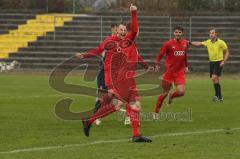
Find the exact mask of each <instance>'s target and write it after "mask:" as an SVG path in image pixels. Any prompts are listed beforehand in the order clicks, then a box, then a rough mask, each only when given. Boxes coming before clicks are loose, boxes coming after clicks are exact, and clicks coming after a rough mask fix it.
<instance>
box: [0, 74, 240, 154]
mask: <svg viewBox="0 0 240 159" xmlns="http://www.w3.org/2000/svg"><path fill="white" fill-rule="evenodd" d="M239 79H240V78H239V77H237V76H230V75H228V76H227V75H226V76H224V77H223V79H222V89H223V96H224V102H221V103H213V102H212V101H211V97H212V95H213V86H212V84H211V81H210V80H209V78H208V76H207V75H190V76H189V77H188V80H187V93H186V96H184V97H182V98H179V99H176V100H175V101H174V103H173V106H172V108H171V109H167V108H165V107H164V108H163V112H168V113H172V114H173V113H179V112H180V113H184V112H187V111H188V110H191V119H192V121H176V120H161V121H142V122H141V132H142V133H143V134H144V135H146V136H153V143H150V144H142V143H141V144H135V143H131V142H129V141H128V139H129V138H130V137H131V128H130V127H129V126H124V125H123V121H121V120H119V119H120V118H119V113H116V114H113V115H111V116H109V117H107V118H105V119H103V122H102V124H101V126H98V127H97V126H93V127H92V129H91V134H90V137H89V138H87V137H85V136H84V135H83V132H82V125H81V121H64V120H61V119H59V118H58V117H56V115H55V113H54V107H55V104H56V102H57V101H59V100H60V99H63V98H65V97H71V98H73V99H74V102H73V103H72V106H71V110H72V111H73V112H79V111H83V110H87V109H88V108H90V107H91V105H93V104H94V101H95V99H94V98H93V97H87V96H80V95H76V94H64V93H60V92H57V91H55V90H54V89H52V88H50V87H49V84H48V76H47V75H28V74H2V75H1V78H0V83H1V85H0V90H1V94H0V158H1V159H15V158H16V159H65V158H68V159H75V158H76V159H79V158H81V159H85V158H92V159H95V158H97V157H98V158H119V159H120V158H121V159H122V158H144V159H145V158H151V159H154V158H163V159H165V158H166V159H174V158H178V159H188V158H189V159H192V158H196V159H207V158H209V159H213V158H218V159H225V158H230V159H231V158H232V159H237V158H240V142H239V141H240V130H234V131H233V130H231V129H232V128H240V124H239V123H240V117H239V112H240V107H239V105H240V100H239V97H240V92H239V90H240V81H239ZM67 81H68V82H72V83H74V84H79V83H82V80H81V79H80V77H78V76H70V77H69V78H68V79H67ZM87 84H88V85H91V86H94V85H95V83H94V82H92V83H87ZM156 97H157V96H152V97H142V98H141V102H142V109H143V112H145V113H146V112H152V111H153V110H154V105H155V101H156ZM216 129H217V130H218V129H220V130H223V131H218V132H204V131H209V130H216ZM184 132H200V133H196V134H194V133H186V134H184ZM173 133H178V134H176V135H171V134H173ZM181 133H182V134H181ZM34 148H37V149H34ZM39 148H42V149H39ZM23 149H26V151H25V152H24V151H23ZM12 150H20V151H19V152H17V151H15V152H11V151H12ZM3 152H5V153H3Z"/></svg>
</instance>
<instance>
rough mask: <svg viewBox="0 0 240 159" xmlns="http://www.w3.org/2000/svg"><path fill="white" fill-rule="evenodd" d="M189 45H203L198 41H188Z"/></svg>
mask: <svg viewBox="0 0 240 159" xmlns="http://www.w3.org/2000/svg"><path fill="white" fill-rule="evenodd" d="M189 44H190V45H193V46H203V43H202V42H200V41H193V42H190V41H189Z"/></svg>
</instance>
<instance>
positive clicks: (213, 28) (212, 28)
mask: <svg viewBox="0 0 240 159" xmlns="http://www.w3.org/2000/svg"><path fill="white" fill-rule="evenodd" d="M211 30H215V32H216V33H217V29H216V28H215V27H210V28H208V31H209V32H210V31H211Z"/></svg>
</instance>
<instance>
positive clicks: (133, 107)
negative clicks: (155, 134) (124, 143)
mask: <svg viewBox="0 0 240 159" xmlns="http://www.w3.org/2000/svg"><path fill="white" fill-rule="evenodd" d="M129 106H130V109H129V111H130V113H129V117H130V120H131V126H132V130H133V138H132V142H152V140H151V139H149V138H147V137H144V136H142V135H141V134H140V131H139V127H140V110H141V103H140V101H138V100H136V101H133V102H130V103H129Z"/></svg>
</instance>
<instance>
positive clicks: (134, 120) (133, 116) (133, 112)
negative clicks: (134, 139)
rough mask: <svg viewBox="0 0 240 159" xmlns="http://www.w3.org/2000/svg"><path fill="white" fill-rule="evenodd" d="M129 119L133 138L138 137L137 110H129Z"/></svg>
mask: <svg viewBox="0 0 240 159" xmlns="http://www.w3.org/2000/svg"><path fill="white" fill-rule="evenodd" d="M129 111H130V113H129V117H130V120H131V126H132V130H133V136H139V135H140V133H139V126H140V113H139V111H137V110H133V109H132V108H130V109H129Z"/></svg>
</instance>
